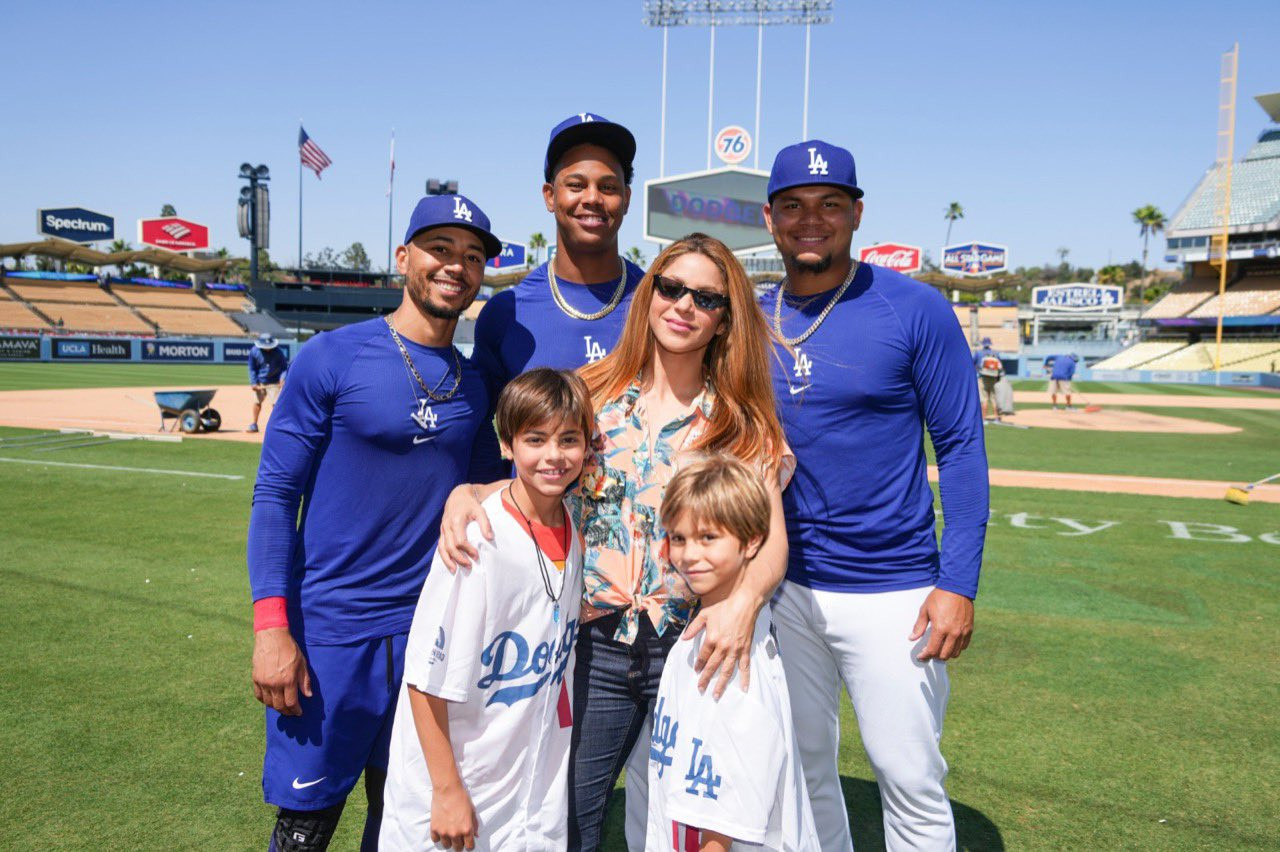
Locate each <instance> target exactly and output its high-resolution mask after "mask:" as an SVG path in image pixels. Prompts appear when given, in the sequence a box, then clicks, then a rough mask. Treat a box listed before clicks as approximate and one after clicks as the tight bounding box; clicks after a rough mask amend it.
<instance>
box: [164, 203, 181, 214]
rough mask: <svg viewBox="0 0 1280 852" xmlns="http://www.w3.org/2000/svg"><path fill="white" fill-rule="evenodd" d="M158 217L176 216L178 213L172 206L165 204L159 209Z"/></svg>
mask: <svg viewBox="0 0 1280 852" xmlns="http://www.w3.org/2000/svg"><path fill="white" fill-rule="evenodd" d="M160 215H161V216H177V215H178V211H177V210H176V209H174V206H173V205H172V204H166V205H164V206H163V207H161V208H160Z"/></svg>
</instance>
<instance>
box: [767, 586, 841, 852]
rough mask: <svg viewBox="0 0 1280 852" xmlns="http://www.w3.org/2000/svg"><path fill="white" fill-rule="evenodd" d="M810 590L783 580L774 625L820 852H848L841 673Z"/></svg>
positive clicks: (775, 609) (774, 613)
mask: <svg viewBox="0 0 1280 852" xmlns="http://www.w3.org/2000/svg"><path fill="white" fill-rule="evenodd" d="M821 618H822V614H821V613H820V612H819V611H818V610H817V608H816V606H815V602H814V599H813V592H812V591H811V590H809V589H806V588H805V587H804V586H798V585H796V584H795V583H791V582H783V584H782V587H781V589H780V590H779V591H778V594H777V596H776V597H775V598H774V601H773V625H774V631H775V632H776V633H777V636H778V646H779V649H780V651H781V654H782V670H783V672H784V673H785V674H786V677H787V693H788V695H789V698H790V701H791V719H792V722H793V723H794V726H795V738H796V747H797V748H798V749H799V751H800V762H801V765H802V766H803V768H804V780H805V786H807V787H808V788H809V800H810V801H811V802H812V806H813V821H814V825H815V826H816V828H817V831H818V838H819V839H820V840H821V842H822V849H823V850H824V852H841V850H843V852H852V850H853V838H852V836H851V835H850V834H849V814H848V811H847V810H846V808H845V804H844V791H843V790H842V789H841V787H840V769H839V765H838V763H837V757H838V755H839V747H840V674H839V671H838V669H837V668H836V660H835V658H834V657H833V656H832V654H831V650H830V649H829V648H828V647H827V644H826V640H825V638H824V634H823V631H824V630H825V625H822V624H821V623H820V621H819V620H820V619H821Z"/></svg>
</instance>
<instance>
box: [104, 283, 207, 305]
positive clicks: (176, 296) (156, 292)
mask: <svg viewBox="0 0 1280 852" xmlns="http://www.w3.org/2000/svg"><path fill="white" fill-rule="evenodd" d="M111 292H112V293H115V294H116V295H117V296H119V297H120V298H121V299H122V300H124V301H125V302H128V303H129V304H130V305H133V306H134V307H137V308H144V307H147V308H186V309H188V310H195V311H208V310H209V303H208V302H206V301H205V300H204V299H201V298H200V297H199V296H198V295H196V293H195V292H194V291H192V290H179V289H177V288H174V289H170V288H167V287H147V286H145V285H130V284H112V285H111Z"/></svg>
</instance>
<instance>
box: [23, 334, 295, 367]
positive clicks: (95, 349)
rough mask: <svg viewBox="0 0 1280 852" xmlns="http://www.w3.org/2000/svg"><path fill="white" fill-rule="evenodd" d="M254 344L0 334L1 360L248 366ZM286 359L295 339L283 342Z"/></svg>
mask: <svg viewBox="0 0 1280 852" xmlns="http://www.w3.org/2000/svg"><path fill="white" fill-rule="evenodd" d="M251 349H253V341H252V340H247V339H245V338H243V337H235V338H232V337H227V338H223V337H209V338H185V337H182V338H166V337H160V338H155V337H104V336H102V335H93V334H74V335H43V334H0V361H26V362H33V361H49V362H57V363H64V364H71V363H86V362H107V363H121V362H130V361H133V362H144V363H148V364H165V363H168V364H245V363H248V361H249V351H250V350H251ZM280 349H281V350H282V351H283V352H284V354H285V355H286V356H288V355H291V354H292V353H293V352H296V351H297V349H298V343H297V341H296V340H281V341H280Z"/></svg>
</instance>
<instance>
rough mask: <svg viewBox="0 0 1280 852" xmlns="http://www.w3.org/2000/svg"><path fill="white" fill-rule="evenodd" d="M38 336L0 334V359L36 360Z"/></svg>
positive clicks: (38, 357) (38, 348) (37, 358)
mask: <svg viewBox="0 0 1280 852" xmlns="http://www.w3.org/2000/svg"><path fill="white" fill-rule="evenodd" d="M39 359H40V338H38V337H11V336H9V335H3V336H0V361H38V360H39Z"/></svg>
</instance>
